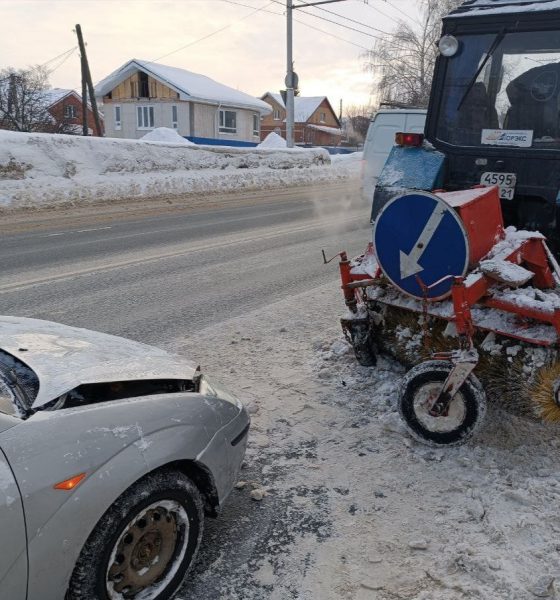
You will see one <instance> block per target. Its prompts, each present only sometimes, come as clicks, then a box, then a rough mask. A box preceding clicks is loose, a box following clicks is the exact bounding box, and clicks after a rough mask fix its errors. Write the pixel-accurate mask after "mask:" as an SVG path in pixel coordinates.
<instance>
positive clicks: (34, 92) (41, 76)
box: [0, 67, 68, 133]
mask: <svg viewBox="0 0 560 600" xmlns="http://www.w3.org/2000/svg"><path fill="white" fill-rule="evenodd" d="M48 89H49V83H48V72H47V71H46V70H45V69H44V68H42V67H36V68H33V69H30V70H21V69H20V70H16V69H13V68H7V69H3V70H2V71H0V129H11V130H14V131H28V132H33V131H35V132H37V131H38V132H49V133H63V132H65V131H66V130H67V129H68V127H67V123H65V122H64V121H62V122H60V121H58V120H57V119H55V118H54V117H53V116H52V115H51V114H50V113H49V111H48V110H47V109H48V101H47V95H46V92H47V90H48Z"/></svg>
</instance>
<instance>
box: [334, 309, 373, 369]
mask: <svg viewBox="0 0 560 600" xmlns="http://www.w3.org/2000/svg"><path fill="white" fill-rule="evenodd" d="M341 324H342V329H343V331H344V332H345V333H346V335H347V336H349V337H350V342H351V343H352V348H353V349H354V355H355V356H356V360H357V361H358V363H359V364H360V365H362V367H374V366H375V365H376V364H377V356H376V353H375V344H374V342H373V333H372V330H371V324H370V322H369V319H367V318H365V319H341Z"/></svg>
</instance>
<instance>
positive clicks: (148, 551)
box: [106, 500, 189, 600]
mask: <svg viewBox="0 0 560 600" xmlns="http://www.w3.org/2000/svg"><path fill="white" fill-rule="evenodd" d="M188 541H189V519H188V515H187V511H186V509H185V507H184V506H183V505H182V504H181V503H180V502H177V501H175V500H161V501H158V502H154V503H153V504H150V505H149V506H146V507H145V508H143V509H142V510H141V511H140V512H139V513H138V514H136V515H135V516H134V517H133V518H132V519H131V521H129V523H128V524H127V525H126V526H125V527H124V529H123V530H122V532H121V534H120V535H119V537H118V539H117V541H116V542H115V544H114V546H113V549H112V551H111V555H110V558H109V561H108V564H107V571H106V589H107V595H108V598H109V599H110V600H132V599H134V600H151V599H153V598H156V597H157V595H158V594H159V592H160V591H161V590H162V589H163V588H164V587H165V586H166V585H167V584H168V583H169V581H170V580H171V579H172V578H173V577H174V576H175V574H176V573H177V571H178V569H179V566H180V565H181V563H182V561H183V558H184V557H185V553H186V550H187V545H188Z"/></svg>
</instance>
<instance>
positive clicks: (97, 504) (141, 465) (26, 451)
mask: <svg viewBox="0 0 560 600" xmlns="http://www.w3.org/2000/svg"><path fill="white" fill-rule="evenodd" d="M177 396H178V395H177ZM220 402H222V401H218V400H212V401H208V400H207V399H200V398H198V399H197V398H196V396H194V397H193V395H191V396H190V397H188V398H181V397H173V398H170V397H159V398H156V397H149V398H146V399H136V401H135V402H134V407H133V408H134V410H126V412H123V411H122V407H119V405H120V404H122V403H120V402H113V403H107V404H105V405H97V406H96V407H88V409H86V410H79V411H61V412H60V413H59V414H58V415H57V414H56V413H52V414H51V415H48V414H45V415H37V417H38V418H36V419H35V420H34V422H32V419H30V420H29V421H27V422H24V423H22V424H21V425H19V426H17V427H14V428H12V429H10V430H8V431H7V432H6V433H5V434H4V435H5V437H4V436H3V439H2V446H3V448H4V449H6V453H7V455H8V458H9V460H10V462H11V464H12V466H13V469H14V473H15V475H16V478H17V479H18V482H19V484H20V488H21V490H22V497H23V503H24V508H25V512H26V519H27V525H28V527H27V530H28V548H29V573H30V575H29V593H28V600H46V599H51V598H52V599H53V600H54V599H57V600H58V599H60V598H63V597H64V594H65V592H66V588H67V585H68V581H69V578H70V576H71V573H72V570H73V568H74V564H75V562H76V559H77V557H78V556H79V553H80V551H81V549H82V547H83V545H84V543H85V541H86V540H87V538H88V536H89V534H90V533H91V531H92V530H93V528H94V527H95V525H96V523H97V522H98V521H99V519H100V518H101V516H102V515H103V514H104V513H105V511H106V510H107V509H108V508H109V506H110V505H111V504H112V503H113V502H114V501H115V500H116V499H117V498H118V496H119V495H120V494H122V493H123V492H124V491H125V490H126V489H127V488H128V487H130V486H131V485H132V484H133V483H134V482H136V481H137V480H138V479H140V478H141V477H143V476H144V475H145V474H147V473H148V472H150V471H152V470H154V469H157V468H158V467H161V466H163V465H164V464H168V463H170V462H174V461H178V460H195V459H196V458H197V457H202V456H203V455H204V451H205V449H206V448H207V447H208V445H209V444H210V443H211V441H212V440H213V439H214V438H216V434H217V433H218V432H219V430H220V429H221V428H222V426H223V423H224V421H226V424H227V422H229V421H230V420H231V414H232V413H231V411H229V410H226V415H225V417H224V416H223V415H221V413H220V411H219V410H218V409H219V403H220ZM128 404H130V402H128ZM187 404H188V405H190V406H187ZM111 405H112V406H111ZM119 408H121V410H119ZM128 408H129V409H130V408H132V407H128ZM234 412H239V411H234ZM84 418H85V419H86V422H87V428H86V429H84V426H83V420H84ZM107 423H110V424H111V426H110V427H108V426H107ZM78 424H79V426H81V427H82V433H81V435H80V436H78V438H76V435H75V434H74V435H72V431H73V430H74V431H75V430H76V428H77V427H78ZM17 430H19V432H18V431H17ZM217 437H220V436H219V435H218V436H217ZM34 442H35V443H34ZM72 442H74V443H73V444H72ZM199 460H200V458H199ZM206 468H208V467H206ZM209 470H211V467H210V468H209ZM82 472H85V473H86V478H85V479H84V480H83V481H82V482H81V483H80V484H79V485H78V486H77V487H76V488H75V489H74V490H71V491H63V490H56V489H53V485H54V484H55V483H57V482H58V481H62V480H64V479H66V478H68V477H71V476H74V475H77V474H79V473H82Z"/></svg>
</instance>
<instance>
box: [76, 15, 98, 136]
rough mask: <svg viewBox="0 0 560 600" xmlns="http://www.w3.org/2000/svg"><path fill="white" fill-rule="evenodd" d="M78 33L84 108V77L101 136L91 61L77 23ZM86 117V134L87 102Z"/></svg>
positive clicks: (85, 132) (96, 126)
mask: <svg viewBox="0 0 560 600" xmlns="http://www.w3.org/2000/svg"><path fill="white" fill-rule="evenodd" d="M76 35H77V36H78V45H79V46H80V55H81V57H82V60H81V65H82V110H84V96H85V95H86V94H85V93H84V92H85V88H84V79H85V82H86V86H87V89H88V91H89V100H90V104H91V109H92V111H93V120H94V122H95V131H96V134H97V135H98V136H99V137H101V136H102V135H103V133H102V131H101V121H100V120H99V111H98V110H97V102H96V100H95V92H94V89H93V81H92V80H91V73H90V70H89V63H88V59H87V54H86V45H85V44H84V38H83V36H82V28H81V27H80V25H76ZM84 115H86V116H85V117H84V118H85V119H86V126H84V135H87V131H86V127H87V102H86V103H85V111H84Z"/></svg>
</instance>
